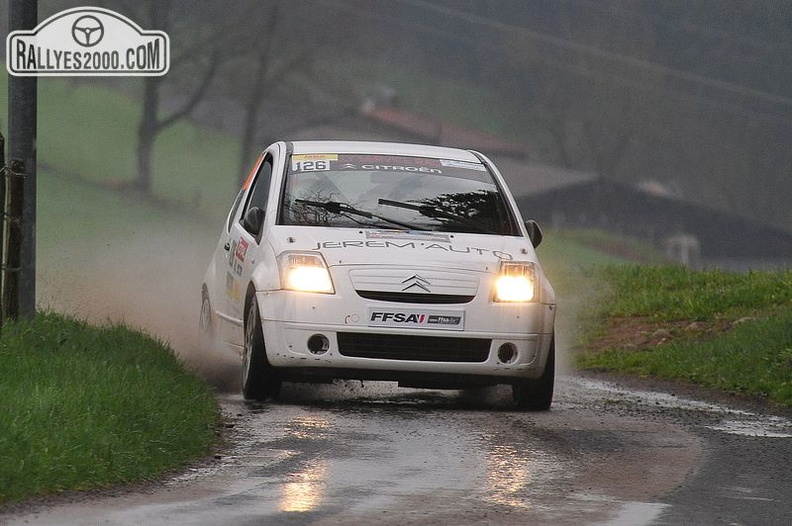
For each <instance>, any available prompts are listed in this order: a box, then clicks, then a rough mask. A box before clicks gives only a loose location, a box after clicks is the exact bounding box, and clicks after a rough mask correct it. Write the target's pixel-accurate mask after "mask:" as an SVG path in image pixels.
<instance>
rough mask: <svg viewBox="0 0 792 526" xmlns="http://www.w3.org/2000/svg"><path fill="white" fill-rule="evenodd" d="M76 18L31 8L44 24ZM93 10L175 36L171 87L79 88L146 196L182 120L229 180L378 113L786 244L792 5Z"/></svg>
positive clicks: (328, 0)
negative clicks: (137, 107)
mask: <svg viewBox="0 0 792 526" xmlns="http://www.w3.org/2000/svg"><path fill="white" fill-rule="evenodd" d="M80 4H81V3H80V2H65V1H48V0H41V1H40V2H39V20H44V19H45V18H47V17H48V16H50V15H52V14H54V13H56V12H58V11H60V10H63V9H66V8H69V7H76V6H78V5H80ZM95 5H97V6H102V7H106V8H109V9H113V10H116V11H118V12H120V13H122V14H125V15H126V16H128V17H130V18H131V19H132V20H134V21H136V22H138V23H139V24H140V25H141V26H142V27H143V28H149V29H161V30H164V31H166V32H167V33H168V34H169V35H170V41H171V46H172V65H171V69H170V72H169V73H168V74H167V75H166V76H165V77H162V78H147V79H143V78H123V79H116V80H107V79H102V78H88V79H78V80H75V82H87V83H90V82H94V83H105V84H107V83H110V84H112V85H114V87H115V88H117V89H119V90H123V91H125V92H127V93H129V94H130V95H131V96H133V97H134V98H135V100H137V101H139V103H140V104H141V105H142V107H143V114H142V117H141V125H140V130H139V134H138V135H139V136H138V141H137V144H136V145H135V146H136V147H137V148H138V149H139V150H140V156H139V159H138V169H139V176H140V178H141V179H140V180H139V181H138V182H137V185H138V189H139V190H141V191H143V192H147V191H149V190H150V184H149V183H148V182H147V179H148V178H150V177H151V175H150V174H149V173H146V172H147V171H150V169H151V168H150V166H149V164H147V161H146V158H145V156H146V155H149V154H150V151H151V149H152V147H153V145H154V144H156V139H157V134H158V133H160V132H161V131H162V130H164V129H166V128H168V127H169V126H170V125H172V124H173V123H174V122H177V121H178V120H179V119H181V118H192V119H198V120H200V121H201V122H202V123H204V124H206V125H209V126H214V127H217V128H218V129H221V130H223V131H226V132H228V133H231V134H234V135H235V136H237V137H238V139H239V142H240V147H241V152H240V157H239V159H240V160H239V167H238V169H237V170H236V172H237V176H238V177H241V175H238V174H239V173H241V172H244V169H245V167H246V166H247V165H248V164H249V163H250V162H251V160H252V159H253V158H254V157H255V155H256V153H257V152H258V151H260V150H261V149H262V148H263V147H264V146H265V145H266V144H268V143H269V142H271V141H272V140H276V139H281V138H290V137H292V136H294V135H295V134H296V133H298V132H300V131H302V130H306V129H311V128H315V127H317V126H320V125H327V124H328V123H333V122H334V121H338V120H340V119H342V118H344V117H346V116H348V115H351V114H355V113H359V112H360V111H361V109H362V108H364V106H365V105H366V104H368V105H369V108H370V107H371V105H372V104H376V105H379V107H382V106H386V107H393V108H398V109H400V110H402V111H406V112H411V113H413V114H419V115H421V116H423V117H426V118H429V119H434V120H436V122H437V130H436V132H435V133H434V135H435V142H441V143H443V142H449V141H448V140H445V138H444V137H443V131H442V126H443V125H451V126H459V127H463V128H465V129H471V130H477V131H481V132H485V133H487V134H490V135H492V136H495V137H498V138H499V139H501V140H502V141H503V142H505V143H509V144H510V145H512V146H513V145H515V144H516V145H519V146H517V147H516V148H515V147H512V148H511V149H510V153H511V155H513V156H515V155H519V156H521V157H522V158H524V159H526V160H529V161H532V162H536V163H541V164H546V165H550V166H558V167H562V168H566V169H571V170H576V171H583V172H587V173H592V174H594V175H596V176H597V177H600V178H604V179H607V180H613V181H618V182H626V183H631V184H641V183H643V184H647V183H651V184H654V185H655V188H658V189H661V190H662V191H663V192H664V193H666V194H670V195H672V196H675V197H678V198H680V199H684V200H688V201H692V202H696V203H701V204H705V205H707V206H711V207H714V208H717V209H720V210H727V211H729V212H734V213H736V214H739V215H741V216H745V217H749V218H752V219H755V220H757V221H760V222H762V223H764V224H767V225H773V226H776V227H779V228H781V229H784V230H785V231H787V232H792V207H790V206H789V203H790V201H791V200H792V182H790V175H792V148H790V147H789V145H790V144H792V92H791V91H792V87H791V86H792V59H791V58H790V57H792V3H790V2H788V1H772V2H770V1H768V2H744V1H738V0H735V1H729V0H689V1H685V2H672V1H654V0H652V1H647V0H614V1H608V2H601V1H595V0H514V1H509V0H462V1H458V0H456V1H450V0H297V1H288V2H287V1H276V0H272V1H250V0H229V1H222V2H221V1H209V0H190V1H175V0H170V1H169V0H165V1H157V2H153V1H142V2H133V1H123V0H117V1H114V0H105V1H101V2H96V3H95ZM2 9H3V11H5V12H3V13H0V17H2V19H3V21H4V23H6V19H7V9H8V6H7V3H4V4H3V7H2ZM43 82H46V80H43ZM431 135H432V134H427V138H430V137H431ZM458 145H459V146H467V147H476V144H458ZM485 153H486V152H485ZM234 172H235V170H229V176H231V175H232V174H233V173H234Z"/></svg>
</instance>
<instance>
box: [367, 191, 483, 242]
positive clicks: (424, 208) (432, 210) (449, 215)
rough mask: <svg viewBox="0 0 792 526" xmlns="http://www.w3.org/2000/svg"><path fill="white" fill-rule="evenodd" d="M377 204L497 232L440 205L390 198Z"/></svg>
mask: <svg viewBox="0 0 792 526" xmlns="http://www.w3.org/2000/svg"><path fill="white" fill-rule="evenodd" d="M377 204H380V205H385V206H393V207H396V208H404V209H406V210H415V211H416V212H418V213H419V214H421V215H422V216H425V217H431V218H433V219H437V218H444V219H450V220H452V221H457V222H459V223H461V224H463V225H465V226H467V227H470V228H471V229H473V230H474V231H475V232H483V233H485V234H495V232H493V231H492V230H487V229H486V228H482V227H481V225H479V224H478V223H476V222H475V221H473V220H471V219H469V218H467V217H465V216H463V215H460V214H455V213H453V212H449V211H447V210H443V209H442V208H440V207H439V206H435V205H416V204H413V203H403V202H401V201H391V200H390V199H378V200H377Z"/></svg>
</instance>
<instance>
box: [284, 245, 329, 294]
mask: <svg viewBox="0 0 792 526" xmlns="http://www.w3.org/2000/svg"><path fill="white" fill-rule="evenodd" d="M278 266H279V268H280V274H281V284H282V287H283V288H284V289H287V290H298V291H301V292H323V293H326V294H333V293H335V289H334V288H333V280H332V279H330V272H329V271H328V270H327V265H326V264H325V261H324V258H323V257H322V256H321V254H312V253H301V252H286V253H285V254H281V256H280V257H279V258H278Z"/></svg>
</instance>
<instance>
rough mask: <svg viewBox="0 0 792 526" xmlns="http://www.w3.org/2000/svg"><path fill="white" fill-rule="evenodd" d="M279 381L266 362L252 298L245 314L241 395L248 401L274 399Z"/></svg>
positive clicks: (256, 305)
mask: <svg viewBox="0 0 792 526" xmlns="http://www.w3.org/2000/svg"><path fill="white" fill-rule="evenodd" d="M280 387H281V381H280V377H279V375H278V373H277V371H275V369H274V368H273V367H272V365H270V363H269V361H268V360H267V352H266V350H265V349H264V333H263V332H262V331H261V317H260V316H259V309H258V303H257V302H256V298H255V297H254V298H252V299H251V301H250V304H249V305H248V308H247V312H246V314H245V348H244V353H243V356H242V394H243V396H244V397H245V398H246V399H248V400H266V399H267V398H276V397H277V396H278V393H279V392H280Z"/></svg>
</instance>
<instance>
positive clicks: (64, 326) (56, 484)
mask: <svg viewBox="0 0 792 526" xmlns="http://www.w3.org/2000/svg"><path fill="white" fill-rule="evenodd" d="M0 370H2V371H3V376H4V380H3V382H2V383H0V399H2V400H3V403H2V405H0V504H4V503H8V502H12V501H16V500H20V499H23V498H26V497H30V496H35V495H47V494H52V493H57V492H60V491H64V490H71V489H75V490H84V489H91V488H101V487H105V486H108V485H112V484H117V483H123V482H131V481H141V480H145V479H147V478H150V477H155V476H157V475H159V474H161V473H163V472H165V471H168V470H171V469H176V468H179V467H181V466H183V465H185V463H186V462H188V461H190V460H192V459H195V458H201V457H203V456H206V455H207V454H209V453H210V452H211V449H212V446H213V445H214V444H215V443H216V426H217V423H218V418H219V417H218V410H217V406H216V402H215V400H214V396H213V394H212V392H211V390H210V389H209V388H208V387H207V386H206V385H205V384H204V383H203V382H202V381H201V380H200V379H199V378H198V377H197V376H195V375H193V374H191V373H189V372H186V371H185V369H184V368H183V367H182V365H181V364H180V363H179V362H178V361H177V359H176V358H175V357H174V356H173V354H172V352H171V351H170V350H169V349H168V348H167V347H166V346H165V345H164V344H162V343H160V342H158V341H156V340H154V339H152V338H150V337H147V336H145V335H143V334H140V333H138V332H135V331H131V330H129V329H127V328H125V327H123V326H120V325H108V326H105V327H92V326H90V325H88V324H86V323H83V322H80V321H75V320H72V319H68V318H65V317H63V316H60V315H56V314H52V313H43V314H39V315H37V316H36V318H35V319H34V320H29V321H20V322H17V323H11V324H7V325H6V326H5V327H4V328H3V333H2V336H1V337H0ZM43 373H44V374H43Z"/></svg>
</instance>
